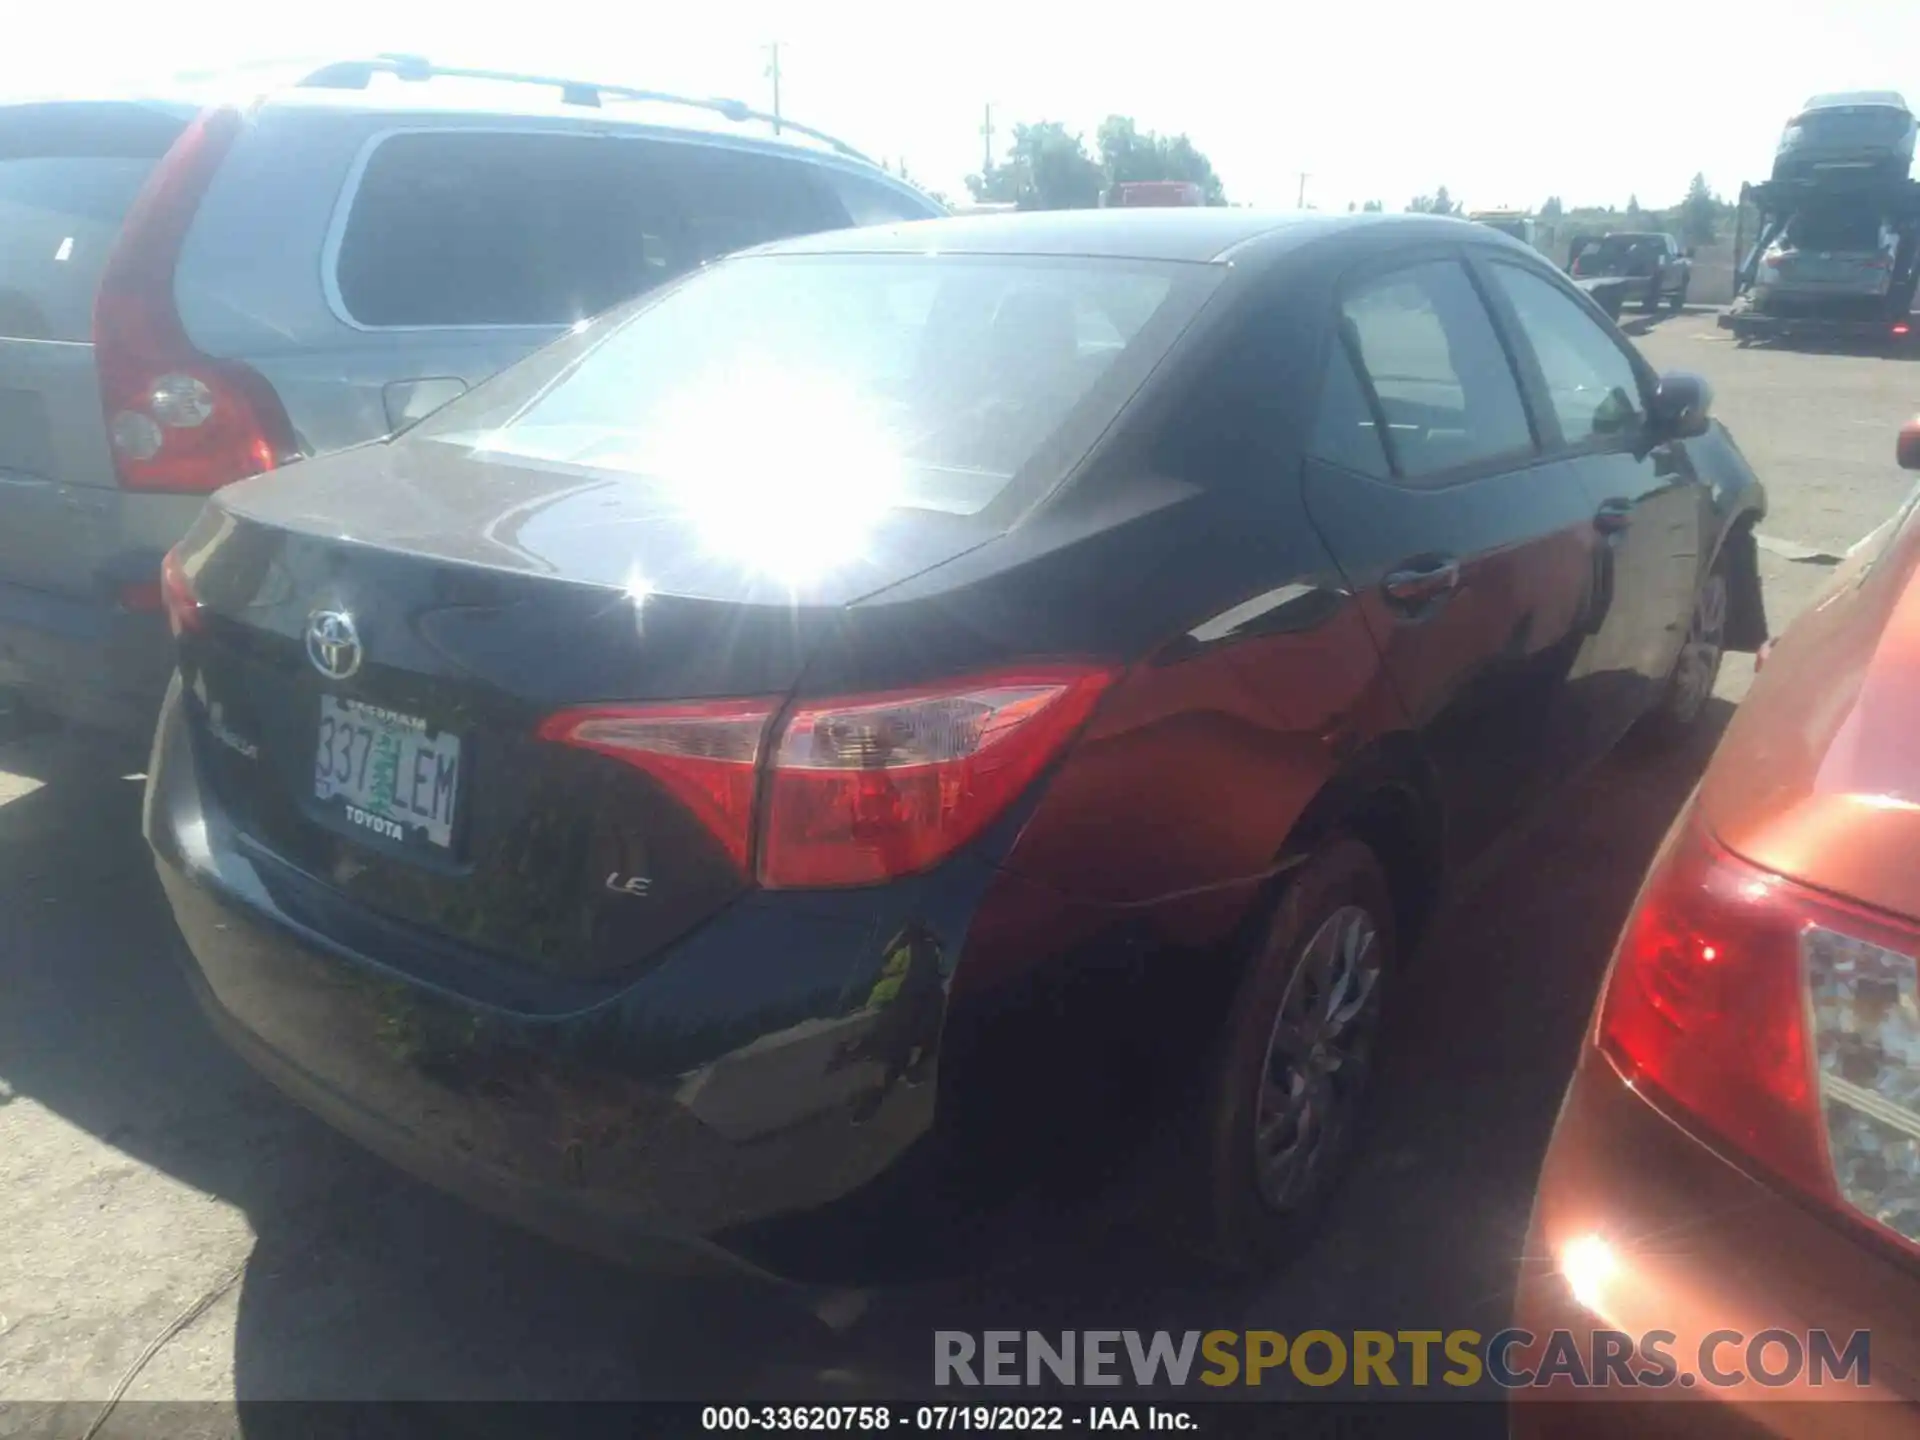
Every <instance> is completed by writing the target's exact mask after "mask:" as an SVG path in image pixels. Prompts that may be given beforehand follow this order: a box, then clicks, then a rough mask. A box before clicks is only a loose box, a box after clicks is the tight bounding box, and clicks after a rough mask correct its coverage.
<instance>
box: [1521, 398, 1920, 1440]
mask: <svg viewBox="0 0 1920 1440" xmlns="http://www.w3.org/2000/svg"><path fill="white" fill-rule="evenodd" d="M1899 458H1900V464H1901V465H1902V466H1904V467H1906V468H1908V469H1913V470H1920V420H1915V421H1913V422H1911V423H1910V424H1908V425H1907V426H1906V428H1905V429H1903V430H1902V431H1901V433H1900V443H1899ZM1916 957H1920V489H1916V491H1915V492H1914V496H1913V498H1911V499H1909V500H1908V501H1907V503H1906V505H1905V506H1904V507H1903V508H1902V510H1901V511H1900V513H1899V514H1897V515H1896V516H1895V517H1894V518H1893V519H1892V520H1890V521H1888V522H1887V524H1886V525H1884V526H1882V527H1881V529H1879V530H1877V531H1876V532H1874V534H1873V535H1871V536H1869V537H1868V538H1867V540H1865V541H1864V542H1862V543H1861V544H1860V545H1859V546H1857V547H1855V549H1854V551H1853V552H1852V553H1851V554H1850V555H1849V556H1848V558H1847V560H1846V562H1845V564H1844V565H1843V566H1842V567H1841V569H1840V570H1839V571H1838V572H1837V573H1836V575H1835V576H1834V579H1833V581H1832V583H1831V585H1830V586H1829V588H1828V590H1827V591H1826V593H1825V594H1824V595H1823V597H1822V598H1821V599H1820V600H1819V602H1818V603H1817V604H1816V605H1815V606H1814V608H1813V609H1812V610H1811V611H1810V612H1809V613H1808V614H1807V615H1806V616H1804V617H1803V618H1802V619H1801V620H1800V621H1799V622H1798V623H1797V624H1796V625H1795V626H1794V627H1793V629H1792V630H1791V631H1790V632H1789V633H1788V634H1787V635H1786V636H1785V637H1783V638H1782V639H1781V640H1780V642H1779V643H1778V644H1777V645H1776V646H1775V647H1774V649H1773V650H1772V652H1771V653H1770V655H1769V656H1768V657H1767V659H1766V664H1765V668H1764V669H1763V670H1762V672H1761V673H1760V675H1759V676H1758V677H1757V679H1756V681H1755V683H1754V686H1753V690H1752V693H1751V694H1750V695H1749V696H1748V698H1747V700H1746V703H1745V704H1744V705H1742V707H1741V709H1740V711H1739V713H1738V715H1737V716H1736V717H1735V719H1734V720H1733V723H1732V725H1731V726H1730V728H1729V729H1728V731H1727V734H1726V736H1725V738H1724V740H1723V741H1722V742H1721V745H1720V749H1719V752H1718V753H1717V754H1716V755H1715V756H1714V759H1713V762H1712V764H1711V765H1710V766H1709V768H1708V770H1707V773H1706V776H1705V778H1704V779H1703V781H1702V782H1701V785H1700V788H1699V790H1698V791H1697V792H1696V793H1695V795H1694V797H1693V800H1692V801H1691V803H1690V804H1689V805H1688V806H1687V808H1686V809H1685V810H1684V811H1683V812H1682V814H1681V816H1680V818H1679V819H1678V821H1677V822H1676V823H1675V825H1674V827H1673V829H1672V831H1671V832H1670V833H1669V834H1668V836H1667V839H1666V841H1665V843H1664V844H1663V846H1662V847H1661V850H1660V853H1659V855H1658V856H1657V857H1656V859H1655V860H1654V863H1653V868H1652V871H1651V873H1650V874H1649V875H1648V877H1647V880H1646V884H1645V886H1644V887H1643V888H1642V890H1641V892H1640V896H1639V899H1638V901H1637V902H1636V905H1635V909H1634V913H1633V915H1632V917H1631V918H1630V919H1629V920H1628V922H1627V926H1626V929H1625V932H1624V934H1623V935H1622V937H1621V940H1620V945H1619V949H1618V950H1617V951H1616V953H1615V956H1614V961H1613V967H1612V970H1611V971H1610V973H1609V975H1608V977H1607V981H1606V984H1605V986H1604V988H1603V990H1602V992H1601V996H1600V1002H1599V1005H1598V1008H1597V1011H1596V1014H1595V1020H1594V1025H1593V1028H1592V1030H1591V1031H1590V1033H1589V1035H1588V1039H1587V1041H1586V1043H1585V1044H1584V1045H1583V1047H1582V1051H1581V1055H1580V1059H1579V1063H1578V1066H1577V1068H1576V1071H1575V1074H1574V1079H1573V1084H1572V1087H1571V1089H1570V1090H1569V1091H1568V1094H1567V1097H1566V1101H1565V1104H1564V1106H1563V1107H1562V1110H1561V1113H1560V1118H1559V1123H1558V1125H1557V1126H1556V1128H1555V1130H1554V1135H1553V1141H1552V1144H1551V1146H1550V1148H1549V1150H1548V1153H1547V1158H1546V1163H1545V1166H1544V1168H1543V1170H1542V1173H1541V1177H1540V1188H1539V1193H1538V1196H1537V1198H1536V1200H1535V1203H1534V1212H1533V1223H1532V1229H1531V1233H1530V1235H1529V1238H1528V1245H1527V1250H1526V1260H1525V1262H1524V1263H1523V1267H1522V1273H1521V1277H1520V1285H1519V1291H1518V1297H1517V1307H1516V1317H1515V1322H1514V1329H1513V1330H1512V1331H1509V1332H1507V1333H1506V1334H1505V1335H1502V1336H1496V1337H1494V1339H1493V1340H1492V1341H1491V1342H1490V1349H1491V1350H1492V1351H1494V1352H1497V1353H1492V1354H1490V1355H1489V1357H1488V1358H1489V1370H1490V1372H1491V1373H1493V1375H1494V1378H1495V1379H1496V1380H1498V1381H1500V1382H1501V1383H1503V1384H1505V1385H1508V1386H1510V1387H1513V1388H1512V1391H1511V1394H1512V1396H1513V1398H1514V1400H1515V1401H1516V1402H1537V1401H1581V1400H1588V1399H1601V1400H1613V1401H1621V1400H1627V1401H1659V1402H1661V1403H1658V1404H1654V1405H1650V1406H1649V1405H1632V1406H1625V1407H1623V1406H1620V1405H1617V1404H1598V1405H1588V1404H1577V1403H1576V1404H1565V1405H1561V1404H1554V1405H1546V1404H1538V1403H1516V1404H1515V1405H1514V1407H1513V1409H1512V1411H1511V1416H1512V1422H1513V1433H1514V1434H1515V1435H1522V1436H1533V1435H1540V1436H1555V1437H1558V1436H1566V1435H1582V1434H1585V1435H1633V1436H1639V1435H1647V1434H1660V1433H1677V1434H1685V1435H1720V1434H1743V1435H1744V1434H1757V1435H1806V1436H1817V1437H1828V1436H1838V1435H1846V1436H1866V1435H1875V1436H1878V1435H1920V1408H1916V1406H1915V1402H1916V1401H1920V993H1916V992H1917V988H1920V987H1917V984H1916V970H1917V969H1920V960H1916ZM1836 1400H1837V1401H1842V1402H1848V1401H1851V1402H1861V1401H1863V1400H1864V1401H1872V1400H1882V1401H1905V1402H1906V1404H1904V1405H1903V1404H1897V1403H1889V1404H1863V1403H1853V1404H1848V1405H1846V1406H1845V1408H1844V1409H1842V1410H1836V1409H1834V1408H1832V1407H1831V1406H1830V1405H1828V1404H1826V1403H1824V1402H1829V1401H1836ZM1671 1401H1685V1402H1690V1403H1667V1402H1671ZM1782 1401H1786V1402H1790V1403H1780V1402H1782ZM1791 1402H1803V1403H1791Z"/></svg>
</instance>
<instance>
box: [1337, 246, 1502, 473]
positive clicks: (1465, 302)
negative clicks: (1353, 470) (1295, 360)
mask: <svg viewBox="0 0 1920 1440" xmlns="http://www.w3.org/2000/svg"><path fill="white" fill-rule="evenodd" d="M1341 316H1342V324H1343V326H1344V327H1345V329H1346V332H1347V338H1348V340H1349V342H1350V343H1351V344H1352V345H1353V346H1354V349H1355V352H1356V353H1357V355H1358V356H1359V360H1360V364H1361V367H1362V368H1363V369H1364V370H1365V371H1366V378H1367V380H1368V381H1369V382H1370V383H1371V384H1372V386H1373V391H1374V394H1375V395H1376V396H1378V397H1379V401H1380V408H1381V411H1382V412H1383V413H1384V416H1385V418H1386V422H1387V433H1388V437H1389V443H1390V448H1391V450H1392V454H1393V457H1394V460H1395V462H1396V463H1397V465H1398V468H1399V472H1400V474H1401V475H1402V476H1403V477H1405V478H1407V479H1410V480H1417V479H1422V478H1426V477H1431V476H1435V475H1440V474H1443V473H1445V472H1447V471H1451V470H1457V469H1460V468H1461V467H1463V466H1477V465H1484V464H1488V463H1491V462H1495V461H1498V460H1501V459H1507V458H1512V459H1515V460H1518V459H1520V458H1522V457H1524V456H1526V455H1528V454H1531V453H1532V450H1533V435H1532V431H1531V430H1530V429H1529V427H1528V425H1527V413H1526V408H1525V406H1524V405H1523V404H1522V403H1521V400H1520V388H1519V385H1518V383H1517V382H1516V381H1515V380H1514V376H1513V368H1512V366H1511V365H1510V364H1509V363H1508V361H1507V356H1506V352H1505V351H1504V350H1503V349H1502V348H1501V346H1500V339H1499V336H1498V335H1497V334H1496V333H1495V331H1494V328H1493V322H1492V320H1491V319H1489V318H1488V316H1487V312H1486V307H1485V305H1484V304H1482V302H1481V300H1480V295H1479V292H1478V291H1476V290H1475V289H1474V288H1473V282H1472V281H1471V280H1470V279H1469V278H1468V277H1467V272H1466V270H1465V268H1464V267H1463V266H1461V265H1460V264H1459V262H1457V261H1453V260H1435V261H1429V262H1427V263H1425V264H1421V265H1414V266H1410V267H1408V268H1407V269H1404V270H1395V271H1393V272H1391V273H1390V274H1387V275H1384V276H1381V277H1380V278H1378V279H1375V280H1371V281H1368V282H1366V283H1365V284H1363V285H1362V286H1361V287H1359V288H1358V289H1356V290H1355V291H1354V292H1352V293H1351V294H1350V295H1349V296H1348V297H1347V298H1346V300H1345V301H1344V302H1343V303H1342V306H1341Z"/></svg>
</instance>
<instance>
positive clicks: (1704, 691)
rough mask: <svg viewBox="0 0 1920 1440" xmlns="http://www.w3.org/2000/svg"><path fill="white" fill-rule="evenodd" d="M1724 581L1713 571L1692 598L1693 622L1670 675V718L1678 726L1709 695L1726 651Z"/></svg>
mask: <svg viewBox="0 0 1920 1440" xmlns="http://www.w3.org/2000/svg"><path fill="white" fill-rule="evenodd" d="M1726 630H1727V577H1726V576H1725V575H1723V574H1722V573H1721V572H1720V571H1718V570H1715V571H1714V572H1713V573H1712V574H1711V575H1709V576H1707V578H1706V580H1705V582H1704V583H1702V585H1701V586H1700V593H1699V594H1698V595H1696V596H1694V600H1693V618H1692V620H1691V621H1690V622H1689V623H1688V625H1687V638H1686V641H1685V643H1684V644H1682V645H1681V647H1680V658H1679V660H1678V661H1677V662H1676V664H1675V666H1674V671H1673V714H1674V718H1675V719H1677V720H1680V721H1682V722H1685V721H1689V720H1691V719H1693V717H1694V716H1695V715H1697V714H1699V713H1700V707H1701V706H1703V705H1705V704H1706V703H1707V697H1708V696H1709V695H1711V694H1712V693H1713V682H1714V681H1715V679H1717V678H1718V676H1719V674H1720V657H1721V655H1722V654H1723V653H1724V652H1725V649H1726Z"/></svg>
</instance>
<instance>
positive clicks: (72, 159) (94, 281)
mask: <svg viewBox="0 0 1920 1440" xmlns="http://www.w3.org/2000/svg"><path fill="white" fill-rule="evenodd" d="M154 164H155V161H154V160H152V159H128V158H124V157H120V156H113V157H104V158H89V157H86V156H76V155H50V156H36V157H28V158H16V159H0V338H4V339H9V340H86V339H88V338H90V337H91V335H92V332H93V295H94V291H95V289H97V288H98V286H99V284H100V272H101V270H102V268H103V267H104V266H105V265H106V263H107V255H108V252H109V251H111V250H112V248H113V242H114V238H115V237H116V236H117V235H118V234H119V233H120V221H121V220H122V218H123V217H124V216H125V215H126V213H127V209H128V207H129V206H131V205H132V204H133V197H134V196H135V195H137V194H138V193H139V191H140V187H141V185H142V184H143V183H145V181H146V178H147V174H148V172H149V171H151V170H152V169H153V167H154Z"/></svg>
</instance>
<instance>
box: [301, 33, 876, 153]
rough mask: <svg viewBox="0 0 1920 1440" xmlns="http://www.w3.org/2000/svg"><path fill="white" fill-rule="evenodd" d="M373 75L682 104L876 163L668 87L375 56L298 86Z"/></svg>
mask: <svg viewBox="0 0 1920 1440" xmlns="http://www.w3.org/2000/svg"><path fill="white" fill-rule="evenodd" d="M375 75H392V76H394V77H396V78H397V79H400V80H407V81H420V80H434V79H449V80H487V81H493V82H496V83H500V84H507V85H537V86H542V87H544V88H546V89H549V90H558V91H559V92H560V103H561V104H563V105H582V106H586V107H589V108H591V109H599V108H600V106H601V104H602V102H604V101H607V100H625V101H636V102H643V103H648V104H656V105H681V106H686V107H688V108H690V109H695V110H705V111H708V112H709V113H711V114H714V115H718V116H721V117H722V118H723V119H727V120H731V121H733V122H734V123H735V124H748V123H751V122H756V121H757V122H759V123H760V124H763V125H771V126H772V127H773V128H774V131H775V133H779V132H781V131H786V130H791V131H793V132H794V133H795V134H797V135H805V136H806V137H807V138H808V139H810V140H818V141H819V142H820V143H821V144H823V145H826V146H828V147H830V148H831V149H833V150H835V151H837V152H838V153H840V154H842V155H845V156H846V157H848V158H849V159H852V160H859V161H863V162H865V163H866V164H869V165H871V164H873V161H872V160H871V159H869V158H868V157H867V156H865V155H863V154H861V153H860V152H859V151H858V150H856V149H854V148H853V146H851V145H849V144H847V143H846V142H845V141H844V140H837V139H835V138H834V137H833V136H831V135H829V134H827V133H826V132H825V131H823V130H816V129H814V128H813V127H812V126H811V125H799V124H796V123H795V122H793V121H792V120H789V119H787V118H786V117H785V116H780V115H768V114H765V113H764V112H762V111H759V110H755V109H753V108H752V107H751V106H748V105H746V104H743V103H742V102H741V101H738V100H727V99H722V98H719V97H714V98H710V99H701V98H700V97H698V96H694V95H675V94H672V93H671V92H669V91H665V90H636V89H634V88H632V87H631V86H627V85H602V84H599V83H598V82H596V81H591V80H566V79H562V78H560V77H558V76H552V75H522V74H519V73H517V72H515V71H512V70H472V69H467V68H464V67H458V66H451V65H435V64H433V63H432V62H431V61H429V60H427V59H426V57H425V56H421V55H393V54H382V55H376V56H374V57H373V58H372V59H371V60H336V61H334V62H333V63H331V64H327V65H322V66H321V67H320V68H319V69H318V70H312V71H309V72H308V73H307V74H306V75H304V76H302V77H301V78H300V79H299V80H298V81H296V82H295V84H296V85H297V86H298V87H299V88H303V89H317V90H364V89H366V88H367V86H368V85H369V84H371V83H372V81H373V77H374V76H375Z"/></svg>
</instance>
